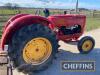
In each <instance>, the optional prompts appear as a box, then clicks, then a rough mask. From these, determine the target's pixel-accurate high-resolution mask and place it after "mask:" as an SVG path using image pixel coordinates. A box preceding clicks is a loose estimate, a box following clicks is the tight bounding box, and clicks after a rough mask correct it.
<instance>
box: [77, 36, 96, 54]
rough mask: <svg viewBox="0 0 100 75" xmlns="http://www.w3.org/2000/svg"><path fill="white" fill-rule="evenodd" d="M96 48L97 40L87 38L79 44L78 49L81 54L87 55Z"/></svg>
mask: <svg viewBox="0 0 100 75" xmlns="http://www.w3.org/2000/svg"><path fill="white" fill-rule="evenodd" d="M94 46H95V40H94V39H93V38H92V37H90V36H85V37H83V38H82V39H81V40H79V42H78V49H79V51H80V53H82V54H87V53H89V52H90V51H92V50H93V48H94Z"/></svg>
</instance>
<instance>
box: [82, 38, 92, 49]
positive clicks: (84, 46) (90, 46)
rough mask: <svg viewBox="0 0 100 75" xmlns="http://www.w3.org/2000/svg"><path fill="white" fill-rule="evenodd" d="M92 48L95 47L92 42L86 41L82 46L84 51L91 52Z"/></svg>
mask: <svg viewBox="0 0 100 75" xmlns="http://www.w3.org/2000/svg"><path fill="white" fill-rule="evenodd" d="M92 46H93V43H92V41H91V40H86V41H85V42H84V43H83V45H82V49H83V51H89V50H91V48H92Z"/></svg>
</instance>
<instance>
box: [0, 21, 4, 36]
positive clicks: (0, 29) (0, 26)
mask: <svg viewBox="0 0 100 75" xmlns="http://www.w3.org/2000/svg"><path fill="white" fill-rule="evenodd" d="M3 24H4V22H0V37H1V35H2V26H3Z"/></svg>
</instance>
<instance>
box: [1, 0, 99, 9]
mask: <svg viewBox="0 0 100 75" xmlns="http://www.w3.org/2000/svg"><path fill="white" fill-rule="evenodd" d="M6 3H13V4H14V3H16V4H18V5H19V6H21V7H35V8H59V9H69V8H71V9H72V8H75V5H76V0H0V6H3V5H4V4H6ZM79 7H80V8H88V9H100V0H79Z"/></svg>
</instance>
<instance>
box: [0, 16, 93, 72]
mask: <svg viewBox="0 0 100 75" xmlns="http://www.w3.org/2000/svg"><path fill="white" fill-rule="evenodd" d="M85 22H86V16H85V15H80V14H68V15H52V16H49V17H47V18H45V17H42V16H36V15H30V14H18V15H16V16H14V17H12V18H11V19H9V21H8V22H7V23H6V24H5V27H4V28H3V34H2V38H1V47H2V50H4V46H5V45H8V55H9V57H10V58H11V60H12V61H13V63H14V67H15V68H18V70H19V71H21V72H27V73H28V72H38V71H41V70H45V69H47V68H48V66H49V65H50V64H51V63H52V60H53V58H54V57H55V54H56V53H57V52H58V47H59V45H58V41H59V40H62V41H65V42H69V41H70V42H71V41H73V42H78V44H77V47H78V49H79V51H80V53H82V54H86V53H89V52H90V51H91V50H92V49H93V48H94V45H95V41H94V39H93V38H92V37H90V36H86V37H83V38H82V39H80V40H79V37H80V36H81V35H82V34H83V33H84V29H85Z"/></svg>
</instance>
